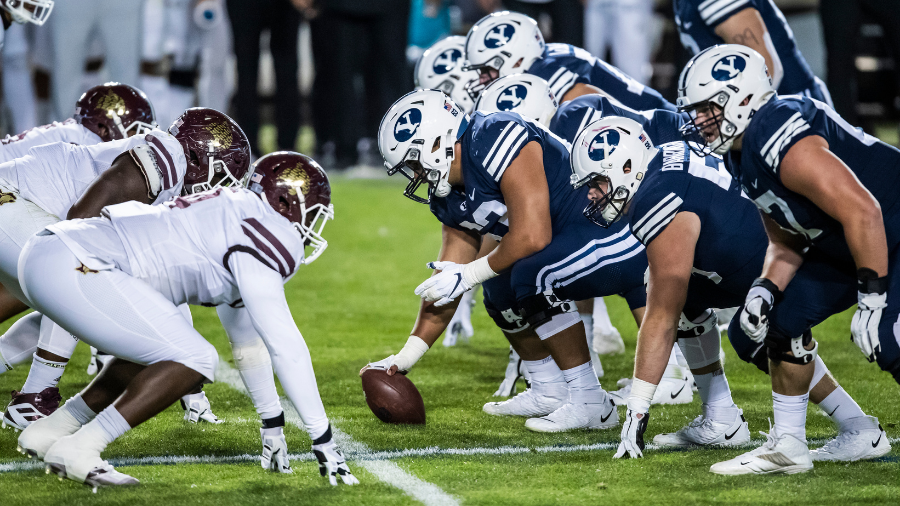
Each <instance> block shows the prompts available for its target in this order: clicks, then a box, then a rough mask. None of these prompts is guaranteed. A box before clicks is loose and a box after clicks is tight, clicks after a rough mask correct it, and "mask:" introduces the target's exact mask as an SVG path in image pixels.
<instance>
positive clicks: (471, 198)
mask: <svg viewBox="0 0 900 506" xmlns="http://www.w3.org/2000/svg"><path fill="white" fill-rule="evenodd" d="M469 200H475V188H472V195H470V196H469Z"/></svg>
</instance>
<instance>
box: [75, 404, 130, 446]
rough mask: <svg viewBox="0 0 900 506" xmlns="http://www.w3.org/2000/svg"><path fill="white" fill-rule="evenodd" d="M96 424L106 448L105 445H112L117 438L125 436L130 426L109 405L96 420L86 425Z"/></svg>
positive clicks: (114, 408)
mask: <svg viewBox="0 0 900 506" xmlns="http://www.w3.org/2000/svg"><path fill="white" fill-rule="evenodd" d="M95 423H96V424H98V425H99V426H100V428H101V429H102V434H103V440H104V442H105V444H104V445H103V447H104V448H106V445H108V444H109V443H112V442H113V441H115V440H116V439H118V437H119V436H121V435H122V434H125V433H126V432H128V431H129V430H131V425H128V422H126V421H125V418H123V417H122V415H121V413H119V411H118V410H117V409H116V407H115V406H112V405H110V406H109V407H107V408H106V409H104V410H103V411H102V412H101V413H100V414H99V415H97V418H94V420H93V421H92V422H91V423H90V424H88V425H86V427H87V426H89V425H93V424H95Z"/></svg>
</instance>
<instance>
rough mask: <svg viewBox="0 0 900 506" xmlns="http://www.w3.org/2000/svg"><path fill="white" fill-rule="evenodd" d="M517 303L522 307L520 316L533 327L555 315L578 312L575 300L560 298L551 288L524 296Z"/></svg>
mask: <svg viewBox="0 0 900 506" xmlns="http://www.w3.org/2000/svg"><path fill="white" fill-rule="evenodd" d="M519 305H520V306H521V307H522V317H523V318H525V321H526V322H528V324H529V325H531V326H532V327H534V328H535V329H537V328H538V327H539V326H541V325H543V324H544V323H547V322H548V321H550V319H551V318H553V317H554V316H556V315H559V314H563V313H577V312H578V308H577V307H575V302H573V301H571V300H563V299H560V298H559V297H557V296H556V294H555V293H553V290H552V289H551V290H547V291H545V292H543V293H540V294H538V295H531V296H529V297H526V298H524V299H522V300H521V301H519ZM576 316H577V315H576Z"/></svg>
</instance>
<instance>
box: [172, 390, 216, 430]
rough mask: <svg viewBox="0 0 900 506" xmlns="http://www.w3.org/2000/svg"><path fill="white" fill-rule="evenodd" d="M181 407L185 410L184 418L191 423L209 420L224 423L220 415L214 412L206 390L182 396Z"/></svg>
mask: <svg viewBox="0 0 900 506" xmlns="http://www.w3.org/2000/svg"><path fill="white" fill-rule="evenodd" d="M181 409H183V410H184V420H185V421H186V422H191V423H200V422H209V423H213V424H219V423H222V420H219V417H217V416H216V415H215V413H213V412H212V407H211V406H210V404H209V399H207V398H206V393H205V392H200V393H198V394H188V395H185V396H184V397H182V398H181Z"/></svg>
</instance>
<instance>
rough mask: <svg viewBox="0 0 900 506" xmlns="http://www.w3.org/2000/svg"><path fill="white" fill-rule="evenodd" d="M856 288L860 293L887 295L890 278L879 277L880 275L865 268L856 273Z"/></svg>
mask: <svg viewBox="0 0 900 506" xmlns="http://www.w3.org/2000/svg"><path fill="white" fill-rule="evenodd" d="M856 279H857V281H856V286H857V289H858V290H859V293H877V294H878V295H882V294H884V293H887V288H888V278H887V276H882V277H880V278H879V277H878V273H877V272H875V271H873V270H872V269H869V268H866V267H863V268H862V269H859V270H857V271H856Z"/></svg>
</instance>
